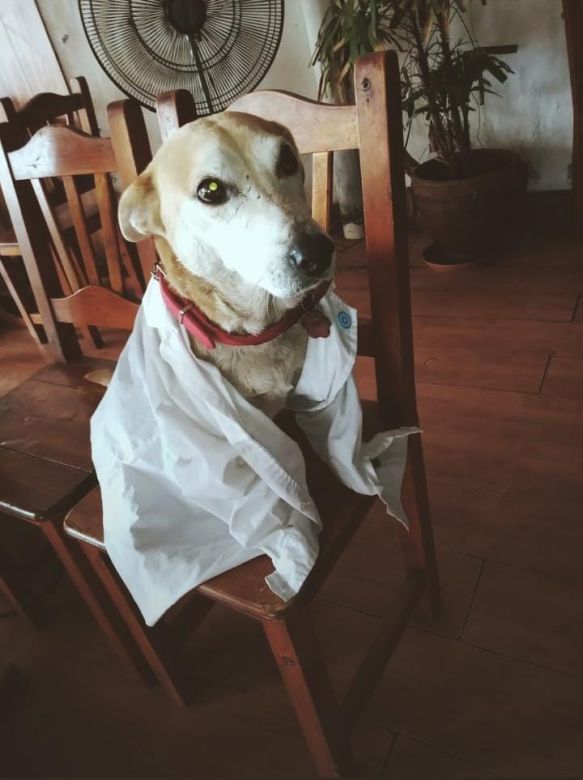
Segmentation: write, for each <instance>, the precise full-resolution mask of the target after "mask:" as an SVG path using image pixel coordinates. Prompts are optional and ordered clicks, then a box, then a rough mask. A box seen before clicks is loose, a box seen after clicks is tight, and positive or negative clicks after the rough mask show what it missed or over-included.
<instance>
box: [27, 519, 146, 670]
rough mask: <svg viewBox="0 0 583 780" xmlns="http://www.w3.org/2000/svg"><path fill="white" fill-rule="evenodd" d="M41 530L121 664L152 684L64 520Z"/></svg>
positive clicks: (45, 525)
mask: <svg viewBox="0 0 583 780" xmlns="http://www.w3.org/2000/svg"><path fill="white" fill-rule="evenodd" d="M40 527H41V529H42V531H43V533H44V535H45V536H46V538H47V540H48V541H49V543H50V544H51V546H52V547H53V549H54V551H55V553H56V554H57V556H58V557H59V559H60V561H61V563H62V564H63V566H64V568H65V571H66V572H67V574H68V575H69V577H70V578H71V580H72V581H73V584H74V585H75V587H76V588H77V590H78V591H79V594H80V595H81V597H82V598H83V600H84V601H85V603H86V604H87V606H88V607H89V609H90V611H91V613H92V614H93V617H94V618H95V620H96V621H97V624H98V625H99V627H100V628H101V630H102V631H103V633H104V634H105V635H106V636H107V638H108V639H109V642H110V644H111V646H112V648H113V649H114V651H115V652H116V654H117V655H118V657H119V658H120V660H121V661H122V663H123V664H124V665H125V666H126V667H127V668H128V669H130V671H132V672H133V673H134V674H137V675H138V676H139V677H140V678H141V679H142V680H144V681H145V682H147V683H150V682H151V681H152V674H151V671H150V668H149V667H148V665H147V664H146V662H145V661H144V659H143V658H142V656H141V655H140V653H139V651H138V648H137V647H136V646H135V644H134V642H133V641H132V639H131V637H130V636H129V635H128V634H127V632H126V630H125V627H124V625H123V622H122V621H121V619H120V618H119V616H118V615H117V613H116V611H115V610H114V609H113V607H112V605H111V603H110V602H109V600H108V599H107V596H106V595H105V593H103V592H102V586H101V584H100V583H99V581H98V580H97V579H96V578H95V576H94V575H93V573H92V571H91V569H90V567H89V566H88V565H87V563H86V561H85V559H84V558H83V556H81V555H80V554H79V550H78V549H77V544H76V542H74V541H73V540H72V539H71V538H70V537H68V536H67V535H66V534H65V532H64V530H63V528H62V520H57V521H48V520H46V521H44V522H43V523H41V524H40Z"/></svg>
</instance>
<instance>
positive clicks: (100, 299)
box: [51, 285, 139, 330]
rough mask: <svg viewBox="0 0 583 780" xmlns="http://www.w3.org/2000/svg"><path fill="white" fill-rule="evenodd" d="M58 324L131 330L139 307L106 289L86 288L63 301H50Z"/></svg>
mask: <svg viewBox="0 0 583 780" xmlns="http://www.w3.org/2000/svg"><path fill="white" fill-rule="evenodd" d="M51 304H52V307H53V310H54V312H55V316H56V318H57V319H58V320H59V322H70V323H74V324H75V325H96V326H97V327H100V328H120V329H121V330H131V329H132V328H133V325H134V320H135V318H136V314H137V313H138V308H139V305H138V304H137V303H134V302H133V301H128V300H127V298H123V297H122V296H121V295H118V294H117V293H114V292H112V291H111V290H108V289H107V288H105V287H97V286H94V285H89V286H88V287H82V288H81V289H80V290H77V291H76V292H74V293H73V294H72V295H68V296H67V297H66V298H52V299H51Z"/></svg>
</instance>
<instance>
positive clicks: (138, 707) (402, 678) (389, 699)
mask: <svg viewBox="0 0 583 780" xmlns="http://www.w3.org/2000/svg"><path fill="white" fill-rule="evenodd" d="M516 232H517V236H516V237H515V238H514V239H512V240H511V241H510V242H509V244H508V245H507V248H506V250H505V251H504V252H503V253H502V254H501V255H500V256H499V257H498V258H497V259H496V262H495V263H494V264H492V265H490V266H485V267H483V268H480V269H477V270H474V271H468V272H461V273H458V274H454V275H449V274H436V273H435V272H432V271H430V270H429V269H427V268H425V267H424V266H423V264H422V261H421V258H420V252H421V249H422V248H423V246H424V244H425V242H424V239H423V238H422V237H421V236H419V235H413V236H412V239H411V248H412V251H411V260H412V286H413V310H414V316H415V320H414V327H415V347H416V366H417V378H418V382H419V385H418V392H419V407H420V413H421V420H422V424H423V428H424V438H425V447H426V458H427V467H428V474H429V482H430V493H431V498H432V505H433V514H434V523H435V531H436V538H437V544H438V554H439V561H440V566H441V576H442V581H443V589H444V594H445V601H446V611H445V615H444V617H443V619H441V620H440V621H439V622H437V623H432V622H431V621H430V620H429V619H428V618H427V616H425V615H424V614H419V615H417V616H415V618H414V620H413V621H412V622H411V626H410V627H409V628H408V629H407V631H406V633H405V635H404V637H403V639H402V641H401V643H400V645H399V646H398V648H397V650H396V652H395V655H394V657H393V659H392V660H391V663H390V665H389V667H388V669H387V672H386V674H385V676H384V678H383V680H382V682H381V684H380V686H379V688H378V690H377V693H376V694H375V697H374V700H373V702H372V704H371V706H370V708H369V710H368V711H367V713H366V718H365V720H364V722H363V723H362V724H361V726H360V728H359V730H358V732H357V734H356V737H355V754H356V757H357V760H358V762H359V765H360V768H361V770H362V773H363V775H365V776H368V777H373V776H374V777H377V776H383V777H389V778H409V777H415V778H438V777H441V778H449V777H452V778H455V777H468V778H469V777H471V778H477V777H482V778H486V777H491V776H502V777H521V778H524V777H551V776H552V777H580V776H582V775H583V705H582V702H583V606H582V604H583V598H582V589H583V566H582V561H583V522H581V521H582V520H583V511H582V509H581V506H582V503H583V305H579V301H580V294H581V293H583V246H582V245H583V241H582V238H581V236H580V235H577V234H576V232H575V230H574V228H573V226H572V222H571V221H570V220H569V218H568V207H567V204H566V201H565V199H564V196H561V195H554V196H546V197H536V198H533V199H532V201H531V203H530V205H529V209H528V210H527V213H526V214H525V216H524V220H523V223H522V224H521V225H518V226H517V231H516ZM340 268H341V269H342V270H341V273H340V275H339V286H340V288H341V290H342V292H343V294H344V296H345V297H346V298H347V299H349V300H351V301H353V302H355V303H357V304H358V305H359V306H360V307H361V308H366V275H365V272H364V269H363V266H362V248H361V247H360V246H358V245H354V246H350V247H348V248H345V249H344V251H343V252H342V253H341V258H340ZM40 365H41V360H40V358H39V357H38V356H37V354H36V353H35V349H34V347H32V346H31V345H30V343H29V341H28V339H27V336H26V333H25V332H24V331H21V330H18V329H14V328H12V329H11V328H7V327H6V326H3V325H2V323H0V392H7V391H8V389H10V387H11V386H14V385H16V384H18V383H20V382H21V381H23V380H24V379H25V378H26V376H27V375H28V374H29V373H31V372H33V371H34V370H35V369H36V368H37V367H39V366H40ZM369 368H370V367H369V366H367V364H366V361H364V362H363V363H362V364H361V365H360V366H359V381H360V384H361V388H362V393H363V395H367V394H370V393H371V392H372V384H371V376H370V370H369ZM14 532H15V531H14V529H12V528H11V529H10V531H9V533H12V534H13V533H14ZM20 533H21V535H22V534H24V536H26V539H22V540H21V541H22V542H26V543H27V544H30V545H33V544H34V541H35V540H33V539H32V537H31V535H30V533H28V535H27V533H26V532H23V531H22V530H21V531H20ZM398 577H399V560H398V550H397V546H396V544H395V542H394V538H393V534H392V531H391V528H390V526H388V525H387V524H386V521H385V518H384V517H382V516H381V513H379V512H377V511H373V513H372V514H371V516H370V521H369V522H368V523H367V524H366V525H365V526H364V527H363V530H362V531H361V532H360V533H359V535H358V536H357V537H356V538H355V540H354V543H353V545H352V546H351V547H350V549H349V550H348V551H347V553H346V555H345V556H344V558H343V559H342V560H341V562H340V563H339V565H338V567H337V570H336V572H335V574H334V576H333V577H332V578H331V579H330V581H329V582H328V583H327V584H326V587H325V588H324V589H323V591H322V593H321V598H320V599H319V602H318V605H317V621H318V625H319V626H320V631H321V636H322V641H323V645H324V648H325V651H326V655H327V657H328V658H329V659H330V663H331V667H332V670H333V677H334V681H335V684H336V685H337V687H338V689H339V690H341V689H343V688H344V687H345V686H346V684H347V682H348V680H349V678H350V673H351V670H352V669H353V667H354V666H355V664H356V663H357V662H358V659H359V657H360V656H361V654H362V651H363V648H364V647H365V645H366V640H367V639H368V637H369V636H370V635H371V634H372V632H373V631H374V629H375V626H376V625H377V624H378V622H379V619H380V616H382V614H383V612H384V610H385V601H386V596H387V594H390V592H391V589H392V588H393V587H394V584H395V583H396V582H397V580H398ZM47 578H48V579H51V578H52V575H51V576H50V577H49V575H47V577H46V578H45V579H47ZM42 587H43V589H45V588H46V582H44V584H43V586H42ZM49 591H50V592H49V593H48V595H46V596H45V599H44V600H45V605H46V610H47V613H48V620H47V623H46V628H45V629H44V630H43V631H42V632H40V633H35V632H33V631H31V630H30V629H29V628H27V627H26V626H25V625H23V624H22V623H20V622H19V621H18V620H17V619H15V618H11V617H6V618H5V619H0V656H2V657H3V658H4V659H5V660H7V659H10V660H12V661H13V662H15V663H17V664H18V666H19V667H20V668H21V670H22V673H23V683H22V685H21V687H20V690H19V691H18V692H17V694H16V696H15V697H14V701H11V702H9V703H6V702H5V703H4V705H3V706H2V707H1V708H0V718H1V719H4V725H3V726H2V728H0V775H2V774H6V775H10V776H20V777H25V776H47V775H50V776H65V777H89V776H96V775H97V776H107V777H110V776H116V777H138V776H148V777H249V778H250V777H282V778H284V777H309V776H313V775H314V769H313V766H312V765H311V762H310V759H309V758H308V756H307V753H306V750H305V748H304V745H303V742H302V739H301V737H300V735H299V732H298V729H297V727H296V724H295V722H294V718H293V714H292V712H291V710H290V708H289V705H288V704H287V701H286V698H285V695H284V693H283V690H282V688H281V686H280V684H279V681H278V677H277V672H276V669H275V667H274V664H273V662H272V661H271V659H270V657H269V653H268V651H267V649H266V647H265V643H264V641H263V637H262V635H261V633H260V630H259V629H258V627H257V626H255V625H254V624H250V622H249V621H247V620H245V619H243V618H241V617H238V616H236V615H232V614H230V613H227V612H224V611H222V610H220V609H216V610H214V611H213V612H212V613H211V615H210V617H209V618H208V620H207V621H206V622H205V623H204V624H203V626H202V628H201V630H200V632H199V634H197V635H196V638H193V639H192V640H191V642H190V643H189V645H188V652H189V657H190V659H191V662H192V670H193V675H194V676H195V678H196V681H197V686H198V697H197V701H196V703H195V704H194V705H193V706H192V707H191V708H190V709H188V710H179V709H177V708H176V707H175V706H174V705H172V704H171V703H169V702H167V701H166V700H165V698H164V696H163V695H162V694H161V692H160V691H158V690H148V689H146V688H144V687H142V686H141V685H140V684H139V683H137V682H135V681H134V680H132V679H131V678H130V677H128V675H127V673H126V671H125V670H124V669H123V668H121V667H120V666H119V664H118V662H117V659H116V658H115V657H114V656H113V654H112V653H111V652H110V650H109V648H108V646H107V644H106V642H105V640H104V639H103V638H102V637H101V636H100V635H99V633H98V631H97V630H96V629H95V627H94V626H93V624H92V622H91V619H90V618H89V616H88V615H87V613H86V611H85V609H84V607H83V605H82V604H81V603H80V601H79V599H78V597H77V596H76V593H75V592H74V591H73V589H72V587H71V586H70V585H69V583H68V582H67V581H66V580H65V579H61V580H60V581H59V582H58V583H57V584H56V585H54V582H51V588H50V589H49ZM4 611H5V608H3V606H2V605H1V604H0V613H3V612H4ZM0 617H1V614H0ZM2 742H4V744H3V745H2Z"/></svg>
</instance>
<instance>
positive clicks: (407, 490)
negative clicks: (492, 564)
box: [399, 436, 442, 620]
mask: <svg viewBox="0 0 583 780" xmlns="http://www.w3.org/2000/svg"><path fill="white" fill-rule="evenodd" d="M403 505H404V507H405V510H406V512H407V516H408V518H409V523H410V529H409V530H408V531H407V529H405V528H403V527H402V526H401V527H400V529H399V541H400V544H401V549H402V551H403V556H404V558H405V564H406V566H407V568H408V569H409V571H413V570H417V571H419V570H420V571H422V572H423V574H424V576H425V581H426V585H427V594H428V596H429V604H430V607H431V612H432V615H433V618H434V620H437V619H438V618H439V617H440V615H441V606H442V605H441V588H440V585H439V574H438V569H437V560H436V557H435V543H434V540H433V528H432V525H431V510H430V506H429V497H428V494H427V480H426V477H425V462H424V460H423V445H422V443H421V438H420V437H419V436H411V437H410V438H409V451H408V458H407V470H406V472H405V479H404V481H403Z"/></svg>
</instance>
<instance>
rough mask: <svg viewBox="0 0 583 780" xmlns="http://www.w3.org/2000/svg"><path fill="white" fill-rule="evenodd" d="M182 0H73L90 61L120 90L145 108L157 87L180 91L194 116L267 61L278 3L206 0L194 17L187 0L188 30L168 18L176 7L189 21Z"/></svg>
mask: <svg viewBox="0 0 583 780" xmlns="http://www.w3.org/2000/svg"><path fill="white" fill-rule="evenodd" d="M188 1H189V0H182V1H181V6H182V7H178V8H177V9H176V8H173V2H172V0H79V9H80V12H81V18H82V20H83V26H84V28H85V32H86V34H87V38H88V40H89V43H90V45H91V47H92V49H93V52H94V54H95V56H96V58H97V60H98V61H99V63H100V64H101V66H102V67H103V69H104V70H105V72H106V73H107V74H108V75H109V76H110V78H111V79H112V80H113V81H114V82H115V83H116V84H117V85H118V86H119V87H120V89H122V90H123V91H124V92H125V93H126V94H127V95H130V96H131V97H134V98H136V99H137V100H139V101H140V103H142V104H143V105H144V106H146V107H147V108H149V109H153V108H154V106H155V101H156V97H157V96H158V95H160V94H161V93H162V92H167V91H169V90H175V89H187V90H189V91H190V92H191V93H192V94H193V96H194V99H195V102H196V108H197V113H198V114H199V115H204V114H209V113H213V112H216V111H222V110H223V109H225V108H227V106H228V105H229V104H230V103H232V102H233V100H234V99H235V98H236V97H238V96H239V95H241V94H244V93H246V92H250V91H251V90H252V89H254V88H255V87H256V86H257V84H258V83H259V82H260V81H261V79H262V78H263V76H264V75H265V73H266V72H267V71H268V69H269V67H270V66H271V64H272V62H273V60H274V58H275V55H276V53H277V50H278V48H279V43H280V40H281V33H282V29H283V0H207V1H206V2H205V3H204V4H203V8H202V14H201V13H198V14H197V13H195V12H196V11H197V8H196V5H197V4H198V5H199V6H200V5H201V4H202V3H201V0H190V2H191V3H192V4H193V8H192V9H191V10H192V12H193V14H192V16H193V18H198V21H199V22H202V26H198V25H195V24H194V23H193V26H192V31H191V32H190V33H188V32H186V27H185V26H184V25H182V24H180V25H179V24H177V22H176V16H177V14H176V10H178V11H179V12H181V13H182V14H183V18H186V19H187V18H189V17H188V14H185V12H186V11H188V10H189V9H188V8H187V5H188ZM174 2H175V3H177V0H174ZM178 18H179V19H180V18H181V17H180V16H178ZM179 26H180V29H179Z"/></svg>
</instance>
